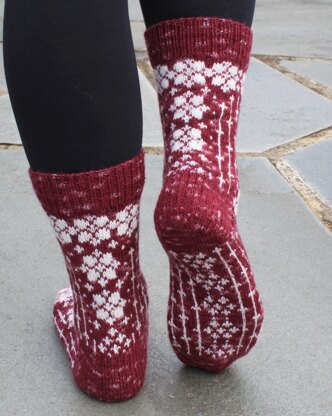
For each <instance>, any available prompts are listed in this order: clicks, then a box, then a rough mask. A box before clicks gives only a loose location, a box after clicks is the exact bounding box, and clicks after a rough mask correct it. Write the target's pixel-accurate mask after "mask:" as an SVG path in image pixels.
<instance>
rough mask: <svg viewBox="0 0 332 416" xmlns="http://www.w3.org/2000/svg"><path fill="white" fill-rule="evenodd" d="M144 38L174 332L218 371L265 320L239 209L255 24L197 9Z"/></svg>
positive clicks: (181, 347) (184, 351)
mask: <svg viewBox="0 0 332 416" xmlns="http://www.w3.org/2000/svg"><path fill="white" fill-rule="evenodd" d="M145 40H146V44H147V50H148V54H149V58H150V62H151V64H152V67H153V73H154V78H155V82H156V89H157V92H158V99H159V105H160V116H161V121H162V127H163V134H164V144H165V154H164V168H163V187H162V191H161V193H160V195H159V198H158V202H157V205H156V208H155V213H154V220H155V226H156V231H157V234H158V237H159V239H160V241H161V244H162V245H163V247H164V249H165V251H166V252H167V254H168V257H169V260H170V295H169V304H168V333H169V338H170V341H171V344H172V347H173V349H174V351H175V353H176V354H177V356H178V357H179V358H180V360H182V361H183V362H184V363H186V364H189V365H193V366H197V367H200V368H204V369H207V370H211V371H220V370H223V369H224V368H225V367H227V366H229V365H230V364H231V363H232V362H233V361H234V360H236V359H237V358H239V357H241V356H243V355H245V354H247V353H248V352H249V351H250V350H251V348H252V347H253V346H254V345H255V343H256V340H257V336H258V334H259V331H260V329H261V325H262V321H263V305H262V302H261V300H260V296H259V293H258V291H257V288H256V285H255V281H254V277H253V274H252V271H251V268H250V264H249V260H248V256H247V253H246V251H245V248H244V246H243V243H242V240H241V237H240V235H239V231H238V226H237V219H236V210H237V204H238V198H239V182H238V170H237V165H236V154H235V137H236V132H237V125H238V115H239V111H240V103H241V97H242V92H243V83H244V79H245V74H246V71H247V68H248V65H249V58H250V52H251V45H252V31H251V29H250V28H249V27H247V26H245V25H244V24H242V23H238V22H235V21H232V20H229V19H222V18H217V17H191V18H180V19H171V20H167V21H163V22H160V23H157V24H155V25H152V26H150V27H149V28H148V29H147V30H146V31H145Z"/></svg>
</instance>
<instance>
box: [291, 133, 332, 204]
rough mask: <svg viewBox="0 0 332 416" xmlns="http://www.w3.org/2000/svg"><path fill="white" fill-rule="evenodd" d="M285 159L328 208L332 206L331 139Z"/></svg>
mask: <svg viewBox="0 0 332 416" xmlns="http://www.w3.org/2000/svg"><path fill="white" fill-rule="evenodd" d="M286 159H287V160H288V161H289V162H290V163H291V164H292V165H293V166H294V167H295V169H296V170H297V171H298V172H299V173H300V175H301V176H302V177H303V179H304V180H305V181H306V182H308V183H309V184H310V186H311V188H312V189H314V190H315V191H316V192H317V193H318V194H319V195H320V196H321V198H323V199H324V200H325V201H326V202H327V203H328V204H329V205H330V206H332V137H331V138H330V139H329V140H326V141H324V142H320V143H317V144H316V145H314V146H311V147H307V148H304V149H302V150H299V151H297V152H295V153H293V154H291V155H289V156H288V157H286Z"/></svg>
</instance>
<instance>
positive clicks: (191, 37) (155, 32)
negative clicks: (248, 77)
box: [144, 17, 253, 71]
mask: <svg viewBox="0 0 332 416" xmlns="http://www.w3.org/2000/svg"><path fill="white" fill-rule="evenodd" d="M252 35H253V34H252V30H251V28H250V27H249V26H247V25H245V24H244V23H240V22H236V21H234V20H231V19H224V18H220V17H182V18H178V19H170V20H165V21H163V22H159V23H156V24H154V25H152V26H150V27H149V28H147V29H146V31H145V32H144V37H145V42H146V45H147V50H148V54H149V58H150V62H151V65H152V66H153V67H154V66H156V65H161V64H163V63H170V62H174V61H176V60H178V59H184V58H192V59H202V60H204V61H205V62H207V61H211V63H212V64H213V63H215V62H216V61H220V60H228V61H230V62H232V63H233V64H234V65H236V66H238V67H239V68H240V69H242V70H243V71H246V70H247V68H248V65H249V59H250V53H251V47H252Z"/></svg>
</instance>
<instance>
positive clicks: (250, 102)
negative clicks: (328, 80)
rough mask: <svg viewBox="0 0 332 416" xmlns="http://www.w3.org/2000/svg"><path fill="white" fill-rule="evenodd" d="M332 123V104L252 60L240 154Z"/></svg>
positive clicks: (243, 107) (245, 97)
mask: <svg viewBox="0 0 332 416" xmlns="http://www.w3.org/2000/svg"><path fill="white" fill-rule="evenodd" d="M331 123H332V102H331V101H329V100H328V99H326V98H324V97H321V96H320V95H318V94H316V93H315V92H313V91H311V90H309V89H308V88H305V87H304V86H302V85H301V84H299V83H297V82H296V81H293V80H292V79H290V78H288V77H286V76H285V75H283V74H281V73H279V72H278V71H275V70H274V69H272V68H270V67H269V66H267V65H265V64H263V63H262V62H260V61H258V60H257V59H254V58H252V59H251V61H250V65H249V70H248V73H247V77H246V81H245V86H244V93H243V100H242V104H241V113H240V118H239V129H238V142H237V143H238V146H237V148H238V150H239V151H263V150H266V149H268V148H271V147H274V146H277V145H279V144H282V143H287V142H289V141H292V140H294V139H297V138H299V137H302V136H304V135H307V134H310V133H313V132H314V131H317V130H320V129H322V128H324V127H328V126H329V125H331Z"/></svg>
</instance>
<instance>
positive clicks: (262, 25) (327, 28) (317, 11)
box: [252, 0, 332, 58]
mask: <svg viewBox="0 0 332 416" xmlns="http://www.w3.org/2000/svg"><path fill="white" fill-rule="evenodd" d="M331 19H332V2H331V1H330V0H316V1H308V0H257V2H256V10H255V15H254V21H253V25H252V29H253V32H254V38H253V53H260V54H268V55H294V56H321V57H327V58H330V57H331V56H332V43H331V42H329V41H327V39H331V38H332V25H331Z"/></svg>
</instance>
